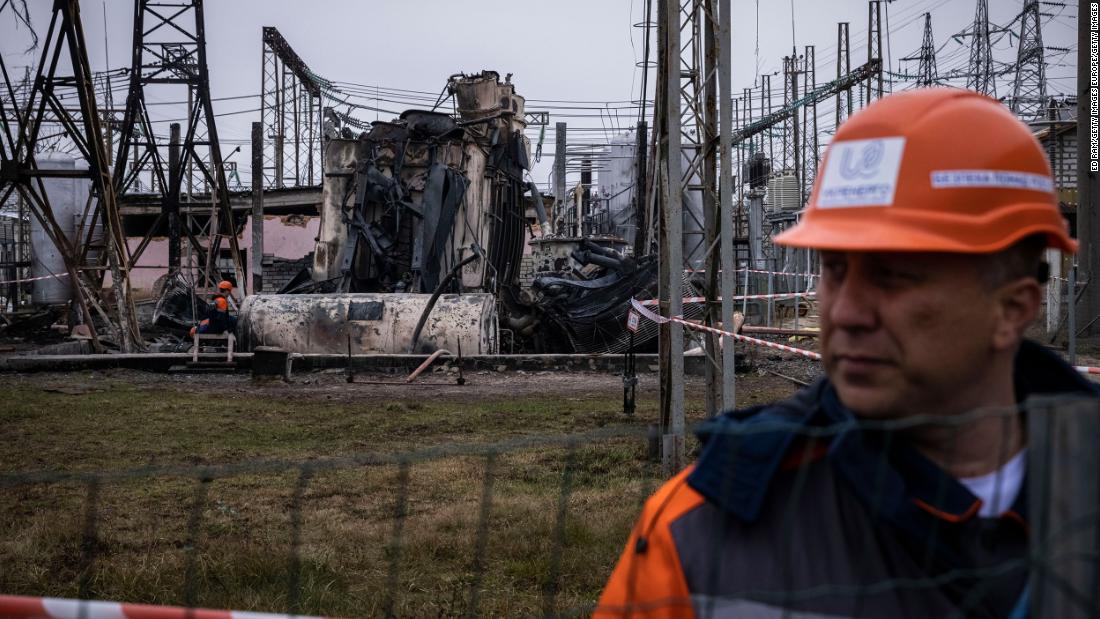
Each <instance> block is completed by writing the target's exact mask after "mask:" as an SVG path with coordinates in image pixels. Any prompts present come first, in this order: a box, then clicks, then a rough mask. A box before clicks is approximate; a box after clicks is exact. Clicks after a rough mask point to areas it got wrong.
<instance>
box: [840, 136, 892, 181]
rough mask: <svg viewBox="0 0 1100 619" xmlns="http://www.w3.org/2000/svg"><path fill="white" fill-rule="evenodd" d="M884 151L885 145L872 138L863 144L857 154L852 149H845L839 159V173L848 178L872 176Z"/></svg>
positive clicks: (875, 172) (880, 161)
mask: <svg viewBox="0 0 1100 619" xmlns="http://www.w3.org/2000/svg"><path fill="white" fill-rule="evenodd" d="M885 152H886V146H885V145H883V143H882V141H881V140H872V141H870V142H869V143H868V144H866V145H864V146H863V149H862V150H861V151H860V152H859V155H856V154H855V150H854V149H851V148H848V149H845V150H844V151H843V154H842V155H841V159H840V175H841V176H843V177H844V178H848V179H852V178H874V177H875V175H876V174H878V166H879V165H880V164H881V163H882V155H883V154H884V153H885Z"/></svg>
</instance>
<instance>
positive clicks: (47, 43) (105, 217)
mask: <svg viewBox="0 0 1100 619" xmlns="http://www.w3.org/2000/svg"><path fill="white" fill-rule="evenodd" d="M64 52H67V56H68V58H67V61H68V64H69V67H70V69H71V70H72V75H71V76H64V75H58V74H57V73H58V68H59V61H60V60H61V58H62V54H63V53H64ZM0 73H2V74H3V78H4V83H5V89H4V91H3V93H2V94H0V126H2V127H3V129H4V130H3V132H0V204H3V203H4V202H5V201H6V200H7V199H8V196H10V195H11V194H12V192H15V191H18V192H19V195H20V196H21V197H22V198H23V199H24V200H25V201H26V202H27V204H28V205H29V206H30V211H31V214H32V215H33V216H34V217H35V218H36V219H38V221H39V223H41V224H42V226H43V229H44V230H45V232H46V235H47V236H48V237H49V239H50V241H51V242H52V243H53V244H54V246H55V247H57V250H58V252H59V253H60V254H61V256H62V259H63V260H64V262H65V268H66V270H67V271H68V273H69V278H70V281H71V282H72V284H73V298H74V300H75V302H76V305H77V311H78V313H79V314H80V315H81V316H82V317H83V319H84V324H85V325H87V327H88V328H89V330H90V331H91V335H92V343H93V346H94V347H95V348H96V349H97V350H98V349H101V348H102V346H101V344H100V341H99V337H98V334H97V333H96V330H95V326H94V324H93V322H92V310H93V309H94V310H95V312H96V313H97V314H98V315H99V316H100V317H101V318H102V319H103V320H104V321H105V322H107V323H108V324H109V325H110V326H111V328H113V329H114V330H115V334H116V337H117V340H118V344H119V346H120V348H121V349H122V351H123V352H136V351H137V350H138V349H140V348H141V346H142V341H141V333H140V330H139V328H138V321H137V313H136V311H135V310H134V305H133V298H132V296H131V292H130V275H129V268H130V265H131V260H130V257H129V248H128V247H127V246H126V237H125V233H124V230H123V227H122V220H121V217H120V214H119V210H118V201H117V194H116V192H115V190H114V183H113V182H112V179H111V166H110V160H109V155H108V153H107V148H106V145H105V143H104V139H103V131H102V125H101V124H100V123H101V118H102V117H101V116H100V114H99V110H98V109H97V107H96V100H95V91H94V88H93V80H92V72H91V69H90V68H89V65H88V51H87V46H86V44H85V42H84V29H83V25H82V24H81V21H80V7H79V4H78V3H77V0H57V1H55V2H54V3H53V13H52V16H51V18H50V25H49V29H48V31H47V34H46V36H45V38H44V39H43V45H42V57H41V59H40V61H39V64H38V69H37V72H36V79H35V80H34V83H33V86H31V88H30V90H29V92H28V93H27V96H26V99H25V101H26V105H25V108H24V109H23V110H19V109H18V103H19V102H18V101H17V100H16V99H15V95H14V93H15V90H14V87H13V84H12V80H11V78H10V77H9V75H8V71H7V67H6V66H5V65H4V62H3V58H0ZM73 94H75V95H76V99H77V102H78V106H77V107H78V109H76V110H74V109H73V106H72V105H71V104H70V105H68V106H66V105H65V104H64V103H63V100H64V99H65V98H66V95H68V96H70V97H71V96H72V95H73ZM9 97H10V98H9ZM69 100H70V101H71V99H69ZM74 112H78V113H79V117H78V116H76V115H74ZM43 128H46V130H47V134H49V133H50V132H53V133H54V134H55V135H54V136H53V137H54V138H60V139H67V140H69V141H71V142H72V144H73V145H74V146H75V147H76V150H77V151H79V152H80V154H81V155H82V156H83V157H84V159H85V160H86V161H87V165H88V169H87V170H83V169H75V168H74V169H70V170H42V169H39V167H38V163H37V161H36V154H37V150H38V147H39V139H40V136H41V135H42V130H43ZM12 129H15V131H16V134H14V135H13V133H12ZM51 177H52V178H89V179H91V185H92V192H93V193H92V195H93V196H94V197H95V198H96V200H95V201H94V203H93V205H92V207H91V208H92V212H91V216H90V217H88V216H87V215H88V214H87V213H85V217H84V218H83V219H84V220H86V221H89V222H92V223H91V225H90V226H89V230H94V228H95V224H96V222H101V223H102V225H103V234H104V239H105V242H106V247H105V251H103V252H102V254H101V256H102V260H104V261H105V262H106V264H105V265H104V264H102V263H100V262H99V260H100V258H94V261H95V263H96V264H89V263H88V262H87V260H88V254H89V252H88V249H89V246H90V245H91V242H90V241H87V240H84V239H80V238H77V239H69V238H68V237H67V236H66V234H65V229H64V228H62V227H61V226H60V225H59V224H58V221H57V218H56V217H55V216H54V212H53V208H52V206H51V204H50V201H49V195H48V194H47V192H46V188H45V184H44V183H43V179H44V178H51ZM88 236H89V237H91V234H89V235H88ZM104 272H107V273H110V275H111V290H112V292H113V296H114V302H115V306H114V311H115V312H116V318H115V319H112V318H111V317H109V316H108V315H107V311H106V309H107V308H106V306H107V304H106V303H104V302H103V300H102V299H99V298H98V297H99V293H100V289H101V285H100V284H101V283H102V281H103V274H104Z"/></svg>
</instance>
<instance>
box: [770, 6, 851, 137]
mask: <svg viewBox="0 0 1100 619" xmlns="http://www.w3.org/2000/svg"><path fill="white" fill-rule="evenodd" d="M836 49H837V53H836V79H838V80H839V79H840V78H841V77H842V76H845V75H847V74H849V73H851V71H852V50H851V47H850V45H849V37H848V22H846V21H845V22H840V23H838V24H837V25H836ZM853 103H854V101H853V97H852V90H851V89H850V88H849V89H846V90H838V91H837V93H836V123H835V124H834V127H840V125H841V123H843V122H844V120H845V119H846V118H848V115H849V114H851V113H852V105H853ZM769 111H770V110H769Z"/></svg>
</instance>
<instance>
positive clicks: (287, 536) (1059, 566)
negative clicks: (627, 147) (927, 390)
mask: <svg viewBox="0 0 1100 619" xmlns="http://www.w3.org/2000/svg"><path fill="white" fill-rule="evenodd" d="M1021 415H1022V418H1023V419H1026V433H1027V441H1028V452H1027V459H1028V475H1027V483H1026V490H1025V492H1026V496H1027V501H1028V508H1027V511H1028V516H1027V518H1026V522H1025V523H1024V524H1023V526H1024V527H1026V529H1028V531H1029V533H1028V535H1029V537H1027V539H1028V540H1029V541H1028V542H1027V544H1026V548H1021V549H1020V551H1019V552H1017V553H1013V552H1011V551H1010V549H1007V548H1000V549H994V550H995V552H992V553H991V554H990V555H989V557H994V556H996V557H1000V558H998V559H997V560H991V559H989V557H985V558H983V559H981V560H974V561H963V562H961V563H959V564H958V565H954V566H943V565H940V564H935V562H933V561H931V559H930V558H929V557H931V556H932V555H931V550H930V549H933V548H937V547H940V546H942V545H947V546H952V545H954V546H958V545H960V544H961V545H962V546H960V547H967V546H966V543H965V540H960V539H958V534H959V531H960V529H957V528H955V525H954V524H952V523H951V522H950V521H949V519H945V520H944V522H943V524H942V526H938V527H932V528H931V529H929V530H928V531H926V538H925V539H924V540H923V543H922V544H918V545H917V546H914V547H912V548H910V552H912V553H916V554H915V555H914V556H912V557H910V559H911V560H912V563H913V565H916V566H918V567H917V568H914V569H915V570H916V571H906V570H900V571H898V572H897V573H893V572H891V571H890V569H885V571H883V572H882V573H881V578H877V579H873V580H859V579H855V580H851V579H849V580H845V577H844V576H843V575H844V574H848V573H857V572H858V570H856V572H852V571H851V570H845V569H840V568H837V569H834V570H830V569H827V568H828V566H830V565H835V566H845V565H849V564H860V563H861V562H865V561H868V560H869V559H868V558H867V556H864V555H862V554H861V552H862V551H861V550H860V548H859V547H858V544H856V543H855V542H853V541H852V531H851V530H849V529H847V528H846V527H847V526H848V525H850V523H849V522H845V521H844V520H843V519H841V520H835V519H830V518H828V517H827V513H826V512H827V511H828V505H825V504H823V503H821V501H822V496H823V495H822V494H821V492H819V491H815V490H814V488H815V484H817V483H818V482H819V481H820V480H819V479H818V472H817V471H818V470H819V469H817V468H815V467H822V466H831V463H832V462H833V455H831V451H830V449H831V446H832V445H833V444H834V443H835V442H836V441H837V440H838V439H839V438H840V437H845V440H850V439H851V437H852V436H853V435H859V436H863V437H873V438H874V440H873V441H872V443H873V444H874V445H876V446H877V451H874V453H875V454H876V456H875V457H876V460H875V462H874V466H873V467H872V469H873V470H869V471H865V473H866V479H868V480H870V481H869V483H870V486H869V487H868V489H867V490H868V496H871V497H874V501H880V502H881V504H879V503H875V502H874V501H872V503H871V504H870V505H867V506H865V509H869V511H870V512H871V513H872V514H874V513H875V512H877V511H878V510H879V509H880V508H882V509H883V510H885V508H886V505H887V502H888V501H890V500H893V499H892V498H891V496H890V493H889V492H888V488H889V475H891V474H892V471H894V470H895V468H896V462H894V458H895V455H896V450H895V447H897V446H899V445H902V444H905V443H906V442H907V441H908V440H909V437H912V436H915V435H916V433H918V432H923V433H922V434H921V436H932V435H934V436H940V437H942V445H941V446H942V447H943V448H944V451H943V453H946V454H953V453H963V449H962V448H964V447H974V446H973V445H965V444H963V445H957V444H954V442H955V441H957V440H962V441H966V440H968V437H969V436H971V435H970V434H968V433H967V432H964V431H963V430H964V429H965V428H969V427H973V424H974V423H976V422H980V421H979V420H982V419H985V418H992V419H995V420H996V423H997V424H1003V426H1004V427H1005V428H1008V427H1010V426H1011V425H1012V424H1014V423H1015V420H1016V419H1020V418H1021ZM989 416H992V417H989ZM928 428H936V432H938V434H936V433H932V434H929V433H928V432H924V430H927V429H928ZM724 431H726V432H732V433H733V434H735V435H736V437H735V438H736V440H735V441H734V442H733V443H731V445H734V449H735V450H740V449H750V450H751V449H754V448H755V447H754V446H757V447H758V446H759V445H761V444H763V443H761V442H760V441H763V440H764V439H763V438H762V437H765V436H768V435H770V434H774V433H777V432H779V433H794V434H795V435H796V436H797V441H799V442H796V443H795V445H796V446H797V445H801V446H803V447H799V448H796V449H795V451H799V450H805V452H806V453H810V452H813V453H815V454H817V455H819V456H820V457H819V458H816V457H815V458H810V459H806V460H805V462H803V463H801V464H798V465H797V466H794V467H793V468H789V469H785V470H784V472H782V473H780V474H781V475H785V476H787V477H786V478H785V479H787V481H786V482H785V483H784V484H782V485H781V486H778V487H782V488H785V489H786V490H785V492H787V493H788V495H787V496H786V497H785V498H784V500H783V501H780V502H778V503H777V502H774V501H773V502H771V503H767V504H766V505H765V508H764V511H763V513H762V516H761V522H768V521H772V522H773V523H774V522H780V521H781V522H783V523H785V524H784V525H782V526H785V527H790V528H789V529H788V530H787V532H786V533H785V534H784V535H783V536H781V537H779V538H777V539H779V540H781V541H780V542H777V543H776V544H774V545H771V546H769V545H767V544H765V546H764V550H763V551H762V554H757V555H756V559H755V560H758V561H760V562H761V566H762V567H761V573H767V572H768V571H769V569H771V568H769V567H766V566H767V565H769V564H772V563H774V564H775V565H779V566H792V567H791V568H790V569H792V570H794V571H793V572H791V573H790V574H794V572H797V571H799V570H801V571H805V570H804V569H801V568H798V569H795V567H793V566H797V565H809V566H817V569H816V571H815V572H814V573H815V574H816V576H814V579H811V580H812V582H811V581H805V580H799V578H797V577H795V576H793V575H790V574H788V575H789V576H790V579H781V580H778V581H776V582H773V583H771V584H770V585H768V586H760V585H759V583H756V582H755V581H753V579H751V578H749V579H748V580H746V581H745V582H747V583H749V585H747V586H745V585H742V584H738V582H737V581H736V579H734V580H729V581H728V582H727V583H726V584H727V585H728V586H725V587H718V588H716V589H713V591H712V592H711V593H706V592H704V593H702V594H699V595H695V596H693V597H691V598H690V599H687V600H672V601H666V602H668V604H670V605H671V606H672V607H675V606H676V605H682V606H684V607H685V608H686V607H692V608H694V609H695V610H696V612H697V614H698V616H714V617H724V616H742V615H741V614H737V613H734V614H732V615H731V614H729V612H730V609H734V610H736V609H741V610H742V611H745V609H747V608H749V607H746V606H744V605H743V604H745V603H747V602H751V603H752V604H757V605H762V607H765V608H768V609H773V610H774V609H780V610H779V611H777V612H778V614H775V616H792V617H798V616H810V615H806V614H799V613H813V612H815V609H817V610H820V609H824V608H838V607H840V608H852V609H859V608H867V609H870V608H873V604H871V603H870V601H873V600H875V599H880V598H882V597H883V596H896V597H898V598H899V599H917V600H921V599H924V597H923V596H929V597H936V598H937V599H938V598H939V597H942V596H943V595H944V592H945V591H949V592H951V593H949V594H948V595H947V599H949V600H951V601H952V604H953V606H954V608H955V616H959V617H971V616H1009V615H1007V614H1005V615H998V614H997V613H990V611H989V610H988V608H989V607H988V606H987V605H986V604H985V602H986V594H987V593H988V592H989V591H990V590H991V589H990V587H993V588H994V589H996V588H997V587H999V586H1000V585H999V584H997V583H998V582H1000V581H997V579H998V578H1001V577H1003V576H1005V575H1006V574H1013V575H1015V577H1016V578H1017V579H1018V580H1019V582H1021V583H1023V582H1028V583H1029V584H1028V585H1027V587H1026V594H1025V595H1026V597H1024V598H1023V599H1024V600H1025V601H1024V602H1023V606H1024V607H1025V608H1026V607H1028V606H1030V608H1031V609H1032V611H1033V614H1032V616H1043V617H1094V616H1100V615H1098V612H1100V602H1098V596H1100V583H1098V578H1100V570H1097V559H1098V557H1100V536H1098V535H1097V524H1098V522H1100V511H1098V506H1100V445H1098V444H1097V443H1096V442H1094V441H1095V439H1096V437H1097V436H1100V407H1098V404H1097V402H1096V401H1095V400H1080V399H1066V398H1059V399H1049V400H1043V401H1036V402H1031V403H1029V404H1028V405H1027V406H1026V407H1023V410H1022V411H1017V410H1011V411H981V412H978V413H974V414H971V415H964V416H958V417H950V418H943V417H935V416H931V415H930V416H922V417H918V418H907V419H903V420H892V421H860V422H854V421H846V422H843V423H829V424H824V425H813V424H811V425H805V424H801V423H795V422H793V421H790V422H782V423H771V422H769V423H757V424H747V425H739V426H735V427H733V428H732V429H730V428H727V429H726V430H724ZM1009 434H1010V433H1008V432H1006V433H1005V435H1006V436H1007V435H1009ZM647 438H648V432H647V430H646V428H645V427H643V426H641V425H638V424H625V423H624V424H617V425H609V426H608V427H604V428H599V429H597V430H593V431H589V432H584V433H574V434H555V435H547V434H540V435H537V436H535V435H533V436H524V437H519V438H514V439H509V440H505V441H498V442H493V443H487V444H481V443H478V444H474V443H466V442H456V443H450V444H446V445H440V446H434V447H427V448H424V449H417V450H412V451H403V452H400V453H356V454H351V455H346V456H339V457H326V456H324V455H323V454H318V455H317V457H315V458H309V459H304V460H302V459H278V458H273V459H260V460H242V461H227V462H225V463H219V464H208V463H205V462H194V463H188V464H170V465H158V464H155V463H151V464H149V465H147V466H141V467H136V468H127V469H117V470H71V471H25V472H7V473H2V474H0V585H2V587H0V593H5V594H18V595H29V596H54V597H62V598H81V599H98V600H120V601H126V602H137V603H151V604H173V605H179V606H184V607H206V608H238V609H252V610H262V611H269V612H285V613H288V614H292V615H300V614H312V615H328V616H402V617H404V616H415V617H421V616H432V617H437V616H438V617H459V616H461V617H480V616H508V617H534V616H538V617H574V616H586V615H589V614H591V613H592V612H593V611H594V610H596V602H597V599H598V596H599V593H600V591H601V590H602V588H603V585H604V583H605V582H606V581H607V578H608V576H609V575H610V573H611V570H612V567H613V566H614V564H615V563H616V561H617V560H618V558H619V555H620V553H621V552H622V549H623V547H624V544H625V542H626V540H627V539H628V535H629V534H630V531H631V530H632V528H633V527H634V526H635V521H636V519H637V517H638V514H639V511H640V508H641V506H642V504H643V502H644V501H645V499H646V498H647V497H649V496H650V495H652V494H653V492H654V491H655V490H657V488H658V487H660V485H661V484H662V483H663V481H664V480H663V479H661V478H660V473H659V467H658V466H657V465H655V464H653V463H652V460H651V458H650V453H649V452H650V450H649V448H648V445H647ZM809 444H813V445H815V446H816V447H813V448H810V447H805V446H806V445H809ZM100 448H101V449H111V445H110V443H109V442H105V443H104V444H102V445H101V446H100ZM819 448H820V449H819ZM998 448H1000V447H998ZM1005 448H1006V449H1007V447H1005ZM729 461H730V462H736V461H737V459H736V458H731V459H730V460H729ZM31 464H32V463H28V466H29V465H31ZM29 468H33V467H30V466H29ZM946 491H947V489H946V488H932V489H929V490H928V492H931V493H932V495H936V493H941V492H946ZM769 506H771V508H773V509H772V511H769ZM777 506H779V507H777ZM818 517H819V518H820V520H819V521H815V522H817V523H818V524H817V525H816V528H814V529H813V530H814V536H815V537H816V538H817V539H818V540H819V542H814V543H809V542H808V541H807V540H805V539H802V540H801V541H799V540H800V538H799V537H798V535H799V534H798V533H797V532H796V531H795V530H796V529H797V526H796V523H797V522H798V521H799V520H800V519H801V520H804V519H807V518H809V519H815V518H818ZM870 521H874V522H875V523H876V524H875V526H876V527H877V526H879V524H878V521H875V520H874V517H873V516H872V517H871V520H869V522H870ZM723 523H725V520H722V519H719V520H716V521H712V522H711V524H710V525H707V526H714V531H709V530H706V529H702V530H700V531H698V533H699V534H700V535H701V537H702V539H713V540H719V539H721V536H722V535H725V533H723V531H726V529H724V528H723V527H724V526H725V524H723ZM884 531H887V529H876V530H875V531H874V532H873V533H874V535H877V536H882V535H887V536H888V535H890V534H889V533H885V532H884ZM750 534H751V531H750ZM803 534H804V532H803ZM803 542H805V543H804V544H803ZM715 547H716V548H719V547H720V544H719V543H718V542H717V541H716V542H715ZM826 547H827V548H831V549H833V550H834V551H838V552H839V554H837V553H833V554H831V555H830V554H829V553H825V552H819V551H821V549H822V548H826ZM815 549H816V550H815ZM926 549H929V554H928V555H927V556H919V555H921V553H922V552H923V550H926ZM757 552H761V551H759V550H758V551H757ZM845 553H850V554H848V555H845ZM712 558H713V555H712ZM715 561H716V563H715V568H714V569H719V564H720V563H721V561H719V560H718V559H715ZM784 573H786V572H784ZM716 574H719V575H721V577H722V578H723V579H728V576H729V573H728V572H720V573H719V572H716ZM796 581H798V582H796ZM753 583H755V584H753ZM991 583H992V584H991ZM754 608H755V607H754ZM602 610H608V611H611V612H613V613H617V614H621V615H623V616H629V615H631V614H632V613H633V614H634V615H635V616H639V615H644V614H645V612H646V611H648V610H652V609H650V608H647V607H636V608H619V607H616V608H610V609H608V608H605V609H602ZM757 610H759V609H757ZM746 612H747V611H746ZM821 612H823V611H821ZM861 612H863V611H860V612H856V611H853V612H852V613H850V614H843V615H842V616H859V615H860V614H861ZM867 612H868V613H869V614H865V615H863V616H876V615H875V614H873V613H871V612H870V611H867ZM0 614H2V613H0ZM742 614H744V613H742ZM752 616H757V615H752ZM762 616H772V615H771V614H765V615H762ZM815 616H816V615H815ZM1012 616H1013V617H1015V616H1017V615H1012Z"/></svg>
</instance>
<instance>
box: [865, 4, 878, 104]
mask: <svg viewBox="0 0 1100 619" xmlns="http://www.w3.org/2000/svg"><path fill="white" fill-rule="evenodd" d="M882 59H883V55H882V0H871V1H870V2H868V3H867V63H868V64H870V63H872V62H874V61H876V60H877V61H879V64H880V65H881V64H882ZM882 93H883V88H882V70H881V69H880V70H879V72H878V75H876V76H871V77H868V78H867V99H866V101H864V104H865V105H870V103H871V101H872V100H873V99H881V98H882Z"/></svg>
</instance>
